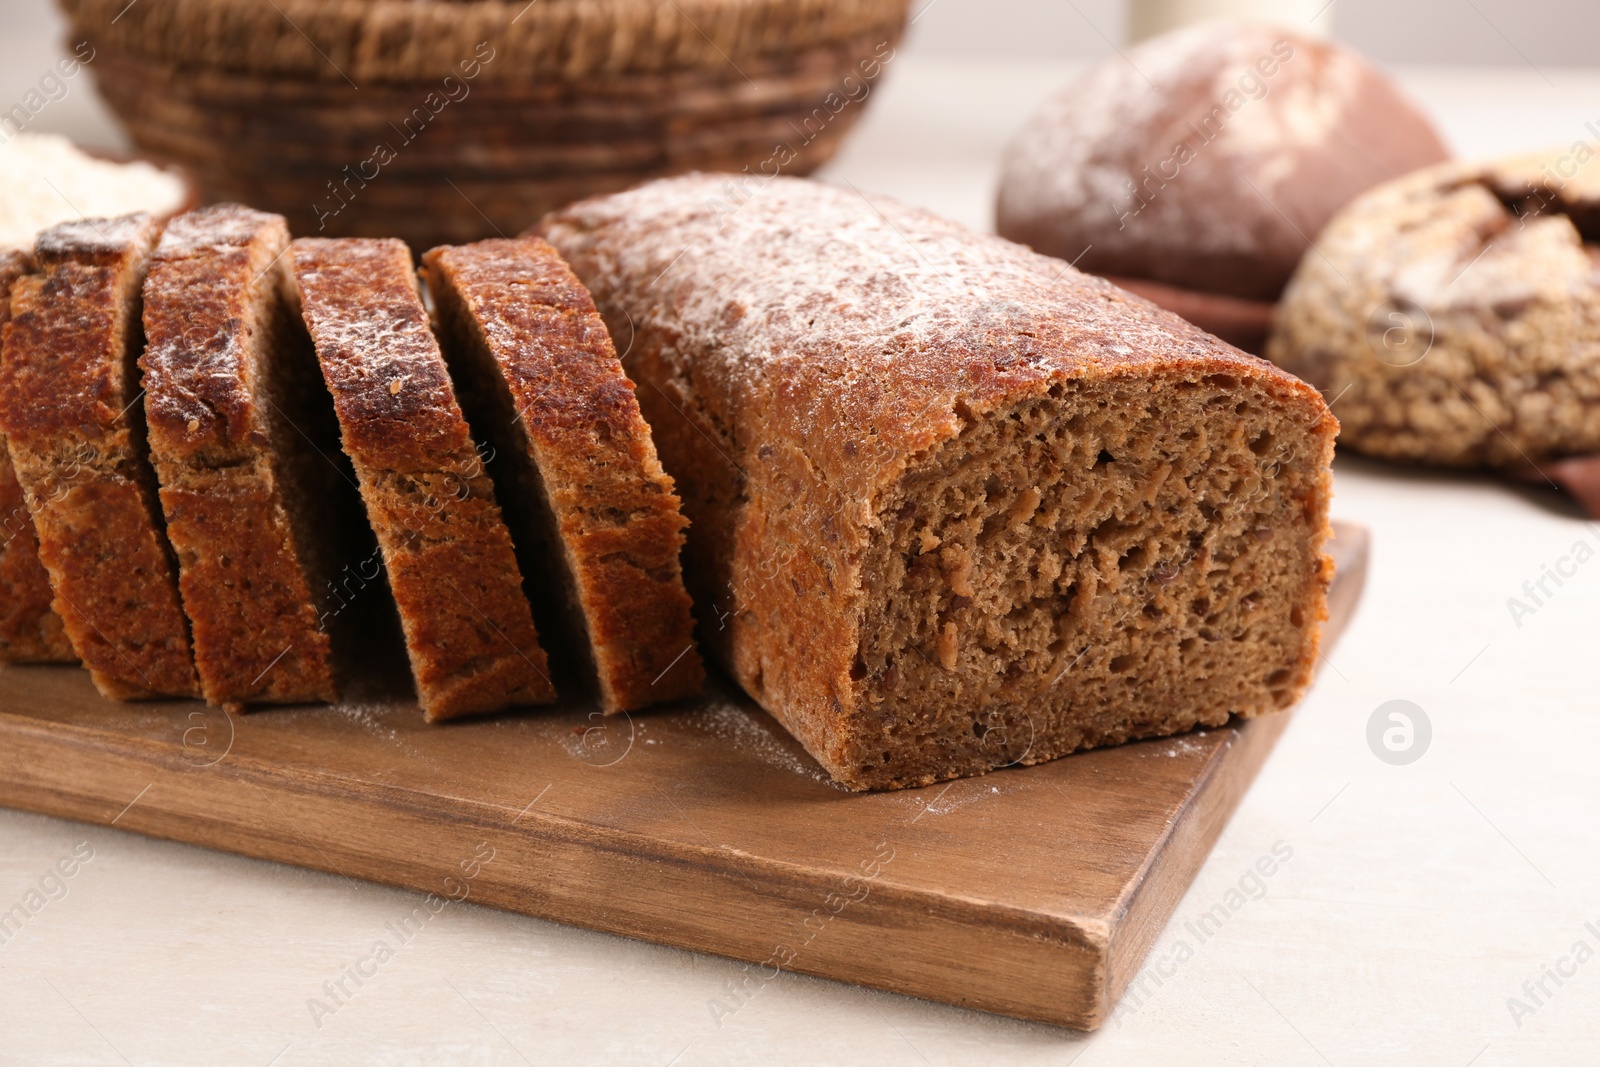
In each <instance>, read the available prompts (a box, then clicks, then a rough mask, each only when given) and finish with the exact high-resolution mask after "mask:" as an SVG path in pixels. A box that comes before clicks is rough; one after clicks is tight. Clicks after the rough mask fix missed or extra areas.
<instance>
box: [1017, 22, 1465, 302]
mask: <svg viewBox="0 0 1600 1067" xmlns="http://www.w3.org/2000/svg"><path fill="white" fill-rule="evenodd" d="M1447 158H1449V153H1448V151H1447V150H1446V148H1445V146H1444V144H1443V142H1442V141H1441V140H1440V139H1439V136H1438V134H1437V133H1435V132H1434V129H1433V127H1432V125H1431V124H1430V123H1429V121H1428V120H1427V119H1426V118H1425V117H1424V116H1423V115H1422V114H1421V113H1420V112H1419V111H1418V110H1417V108H1416V107H1415V106H1414V105H1413V104H1412V103H1411V102H1410V101H1409V100H1407V99H1406V98H1405V96H1404V95H1402V94H1401V92H1400V91H1399V89H1398V88H1396V87H1395V85H1394V84H1393V83H1392V82H1391V81H1390V80H1389V79H1388V78H1387V77H1386V76H1385V75H1384V74H1383V73H1382V72H1380V71H1379V70H1378V69H1377V68H1375V67H1373V66H1372V65H1371V64H1369V63H1368V62H1367V61H1366V60H1364V59H1362V58H1361V57H1360V56H1357V55H1355V54H1354V53H1352V52H1350V51H1349V50H1347V49H1344V48H1340V47H1338V46H1336V45H1332V44H1329V43H1327V42H1324V41H1318V40H1315V39H1312V38H1309V37H1305V36H1302V35H1300V34H1295V33H1291V32H1289V31H1287V30H1282V29H1277V28H1274V27H1270V26H1262V25H1255V24H1250V23H1238V22H1213V23H1206V24H1203V25H1200V26H1196V27H1192V28H1189V29H1185V30H1180V31H1178V32H1175V33H1170V34H1166V35H1163V36H1161V37H1157V38H1155V39H1153V40H1151V41H1148V42H1146V43H1144V44H1141V45H1140V46H1138V47H1137V48H1134V49H1131V50H1129V51H1128V52H1127V54H1126V55H1125V56H1122V55H1118V56H1114V57H1111V58H1108V59H1107V60H1105V61H1104V62H1102V63H1101V64H1099V65H1098V66H1096V67H1094V68H1093V69H1092V70H1090V71H1089V73H1088V74H1087V75H1085V76H1084V77H1083V78H1082V79H1081V80H1079V81H1078V82H1077V83H1076V84H1074V85H1072V86H1071V87H1069V88H1068V89H1067V90H1066V91H1065V92H1062V93H1061V94H1059V95H1058V96H1056V97H1054V98H1053V99H1051V100H1050V101H1048V102H1047V103H1046V104H1045V105H1044V106H1043V107H1042V108H1041V109H1040V111H1039V112H1038V113H1037V114H1036V115H1035V116H1034V117H1033V119H1032V120H1031V121H1029V122H1028V124H1027V125H1026V126H1025V127H1023V129H1022V131H1021V133H1019V134H1018V135H1017V137H1016V139H1015V140H1014V141H1013V142H1012V143H1011V145H1010V147H1009V148H1008V149H1007V151H1006V154H1005V159H1004V164H1003V170H1002V175H1001V180H1000V194H999V202H998V206H997V211H996V216H997V218H996V228H997V229H998V231H999V232H1000V234H1001V236H1004V237H1009V238H1010V239H1012V240H1014V241H1019V242H1022V243H1023V244H1027V245H1031V246H1032V247H1033V248H1034V249H1035V250H1037V251H1040V252H1044V253H1046V254H1048V255H1053V256H1059V257H1061V258H1063V259H1066V260H1075V261H1077V265H1078V267H1079V268H1080V269H1083V270H1086V271H1089V272H1091V273H1095V274H1104V275H1111V276H1120V277H1125V278H1132V279H1145V280H1148V281H1153V282H1159V283H1164V284H1166V285H1169V286H1176V287H1179V288H1184V289H1191V290H1196V291H1199V292H1201V293H1217V294H1223V295H1226V296H1232V297H1240V298H1244V299H1247V300H1256V301H1272V300H1276V299H1277V297H1278V295H1279V293H1281V292H1282V291H1283V287H1284V285H1285V284H1286V283H1287V282H1288V280H1289V276H1290V275H1291V274H1292V273H1293V272H1294V268H1295V265H1296V264H1297V263H1298V262H1299V260H1300V256H1301V255H1302V253H1304V252H1305V250H1306V248H1307V247H1308V246H1309V245H1310V243H1311V241H1312V239H1314V238H1315V237H1316V236H1317V234H1318V233H1319V232H1320V231H1321V229H1322V227H1323V225H1324V224H1325V223H1326V222H1327V221H1328V219H1330V218H1331V217H1332V216H1333V214H1334V213H1335V212H1336V211H1338V209H1339V208H1340V207H1342V206H1344V204H1346V203H1347V202H1349V201H1350V200H1351V199H1352V198H1353V197H1355V196H1356V195H1358V194H1359V193H1362V192H1364V191H1365V190H1367V189H1369V188H1371V187H1372V186H1374V185H1376V184H1378V183H1380V182H1383V181H1386V180H1388V179H1390V178H1394V177H1398V176H1399V175H1402V174H1405V173H1407V172H1409V171H1412V170H1416V169H1417V168H1419V167H1424V166H1427V165H1429V164H1431V163H1437V162H1439V161H1441V160H1444V159H1447ZM1080 257H1081V258H1080Z"/></svg>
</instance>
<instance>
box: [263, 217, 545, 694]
mask: <svg viewBox="0 0 1600 1067" xmlns="http://www.w3.org/2000/svg"><path fill="white" fill-rule="evenodd" d="M289 255H290V258H291V259H292V260H293V274H294V281H295V286H294V297H293V299H294V300H295V302H296V304H297V306H298V307H299V309H300V312H301V314H302V315H303V316H304V319H305V324H306V326H307V327H308V328H309V330H310V333H311V337H312V340H313V341H314V342H315V345H316V354H317V359H318V362H319V363H320V364H321V367H322V374H323V378H324V379H325V380H326V382H327V386H328V388H329V390H330V391H331V392H332V394H333V404H334V409H335V411H336V412H337V415H338V421H339V428H340V432H341V434H342V436H343V443H344V450H345V452H346V453H347V454H348V455H349V457H350V459H351V461H352V462H353V464H354V466H355V471H356V477H357V480H358V481H359V483H360V489H361V497H362V500H363V501H364V503H365V504H366V509H367V515H368V518H369V519H370V520H371V523H372V528H373V530H374V531H375V532H376V533H377V536H378V544H379V547H380V548H381V549H382V553H383V562H384V567H385V568H386V569H387V571H388V575H389V585H390V588H391V589H392V590H393V593H394V599H395V602H396V604H397V605H398V606H399V609H400V622H401V626H402V627H403V629H404V631H405V640H406V650H407V652H408V654H409V656H410V660H411V671H412V675H413V677H414V678H415V680H416V686H417V695H418V701H419V703H420V704H421V706H422V710H423V713H424V714H425V715H426V716H427V717H428V718H429V719H430V720H434V719H445V718H452V717H455V716H460V715H468V714H473V713H476V712H487V711H495V710H499V709H501V708H504V707H506V706H508V705H511V704H535V703H541V702H545V701H550V700H554V699H555V696H556V693H555V688H554V686H553V685H552V683H551V681H550V671H549V664H548V662H547V660H546V657H545V652H544V650H543V648H542V647H541V646H540V644H539V635H538V632H537V630H536V629H535V626H534V621H533V616H532V612H531V610H530V608H529V605H528V599H527V596H526V595H525V594H524V592H523V583H522V574H521V572H520V570H519V569H518V566H517V560H516V556H515V553H514V551H513V548H512V542H511V535H510V533H509V532H508V531H507V529H506V524H505V520H504V519H503V518H502V516H501V512H500V508H499V506H498V504H497V503H496V501H495V493H494V487H493V484H492V483H491V482H490V479H489V476H488V474H487V473H486V472H485V471H484V468H483V462H482V459H481V457H480V456H479V453H478V451H477V448H476V446H475V444H474V442H473V439H472V434H471V432H470V430H469V429H468V427H467V423H466V420H465V419H464V418H463V416H462V412H461V407H460V404H459V403H458V401H457V399H456V395H455V391H454V388H453V386H452V383H451V380H450V375H449V373H448V371H447V370H446V366H445V362H444V358H443V355H442V354H441V352H440V350H439V345H438V342H437V341H436V340H435V339H434V335H433V332H432V330H431V328H430V327H429V323H428V316H427V312H426V310H425V309H424V308H423V305H422V300H421V297H420V295H419V292H418V288H417V278H416V274H415V272H414V271H413V270H412V265H411V252H410V250H409V249H407V247H406V246H405V244H404V243H403V242H400V241H393V240H367V239H346V240H323V239H308V238H301V239H299V240H297V241H295V242H294V243H293V244H292V245H291V246H290V252H289Z"/></svg>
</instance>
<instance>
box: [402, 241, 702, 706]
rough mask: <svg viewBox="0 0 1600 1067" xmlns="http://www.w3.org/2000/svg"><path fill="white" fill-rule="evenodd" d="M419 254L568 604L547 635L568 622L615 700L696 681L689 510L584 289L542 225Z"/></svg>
mask: <svg viewBox="0 0 1600 1067" xmlns="http://www.w3.org/2000/svg"><path fill="white" fill-rule="evenodd" d="M423 263H424V273H425V276H426V277H427V280H428V287H429V289H430V290H431V291H432V294H433V299H434V305H435V307H436V309H437V314H438V317H439V322H440V328H441V333H442V336H443V337H444V340H445V351H446V353H447V356H448V358H449V360H450V365H451V370H452V371H453V372H454V375H455V380H456V383H457V386H458V388H459V389H460V390H461V399H462V404H463V407H464V408H465V410H466V412H467V415H468V417H469V420H470V421H471V423H472V425H473V426H474V427H476V429H477V431H478V433H479V434H480V435H481V436H483V437H485V438H486V439H487V440H488V442H489V443H490V444H491V445H492V446H493V448H494V453H495V458H494V461H493V464H492V468H493V469H494V472H495V482H496V484H497V485H498V486H499V488H500V493H499V496H500V499H501V501H502V503H503V506H504V508H505V512H506V517H507V520H508V521H509V522H510V523H511V528H512V531H513V536H514V539H515V540H516V541H517V543H518V547H519V549H520V553H519V555H520V558H521V560H522V561H523V566H524V571H525V573H527V574H528V576H529V578H530V579H534V580H539V579H542V580H540V581H538V585H539V586H541V587H542V588H543V590H544V591H545V595H543V596H537V597H535V598H534V603H535V605H536V606H537V605H538V604H540V603H545V602H551V603H552V606H560V607H562V608H564V609H565V610H563V611H561V612H560V613H559V614H557V615H555V616H554V617H550V619H549V623H548V624H545V623H544V620H541V625H540V629H541V631H542V632H543V633H544V634H545V635H546V639H547V641H553V640H554V638H553V635H557V634H559V635H561V636H562V637H564V638H566V641H565V642H564V643H565V645H566V646H567V647H566V648H564V649H562V650H563V651H567V652H569V653H571V655H572V657H573V659H574V660H577V661H581V662H586V663H587V670H586V671H585V672H584V673H585V674H586V675H588V676H590V677H592V678H595V679H597V681H598V687H599V694H600V703H601V707H602V708H603V709H604V710H605V711H607V712H614V711H628V710H633V709H636V708H641V707H644V706H645V705H647V704H653V703H657V702H659V701H663V700H674V699H677V698H680V697H686V696H693V695H694V694H696V693H698V692H699V691H700V686H701V683H702V682H703V681H704V679H705V670H704V667H703V666H702V664H701V662H700V656H699V653H698V652H697V651H696V650H695V647H694V634H693V631H694V620H693V618H692V617H691V615H690V611H689V607H690V602H689V594H688V593H687V592H686V591H685V590H684V586H683V577H682V573H681V571H680V568H679V563H678V556H679V553H680V551H681V550H682V548H683V529H684V527H685V526H686V525H687V523H686V522H685V521H684V518H683V514H682V512H681V510H680V509H679V503H678V497H677V495H676V494H675V493H674V492H673V486H672V479H671V478H669V477H667V475H666V473H665V472H664V471H663V470H662V469H661V463H660V461H659V460H658V459H657V458H656V449H655V444H654V442H653V441H652V440H651V438H650V428H649V427H648V426H646V425H645V422H644V419H643V417H642V416H641V415H640V413H639V402H638V400H637V398H636V397H635V396H634V388H633V383H632V382H630V381H629V380H628V378H627V376H626V375H625V374H623V372H622V364H621V363H620V362H618V360H617V353H616V349H615V348H614V347H613V346H612V342H611V336H610V334H608V333H607V332H606V327H605V323H603V322H602V321H601V320H600V315H599V313H598V312H597V311H596V310H595V307H594V301H593V300H592V299H590V297H589V293H588V291H587V290H585V289H584V288H583V286H582V285H581V284H579V282H578V280H577V278H575V277H573V275H572V272H571V270H569V269H568V267H567V265H566V263H564V262H563V261H562V259H561V257H560V256H558V255H557V254H556V252H555V250H554V249H552V248H551V247H550V246H549V245H547V244H546V243H545V242H543V241H541V240H539V239H537V238H524V239H522V240H516V241H505V240H494V241H482V242H479V243H477V244H472V245H465V246H462V247H455V248H449V247H447V248H435V249H434V250H433V251H431V252H429V253H428V254H427V255H426V256H424V257H423ZM560 647H561V646H560V645H557V644H552V649H556V648H560Z"/></svg>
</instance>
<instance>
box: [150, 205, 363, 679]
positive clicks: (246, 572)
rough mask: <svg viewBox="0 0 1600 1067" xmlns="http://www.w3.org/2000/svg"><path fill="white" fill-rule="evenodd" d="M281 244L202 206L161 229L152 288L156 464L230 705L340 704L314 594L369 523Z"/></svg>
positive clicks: (190, 591) (210, 663)
mask: <svg viewBox="0 0 1600 1067" xmlns="http://www.w3.org/2000/svg"><path fill="white" fill-rule="evenodd" d="M288 247H289V231H288V228H287V226H286V225H285V223H284V220H283V219H282V218H281V217H279V216H277V215H268V214H263V213H262V212H259V211H252V210H250V209H249V208H244V207H239V206H238V205H234V204H224V205H219V206H216V207H209V208H205V209H202V210H200V211H196V212H192V213H190V214H187V215H181V216H179V217H178V218H176V219H174V220H173V221H172V222H171V223H170V224H169V225H168V226H167V229H166V231H165V232H164V233H163V234H162V237H161V242H160V244H159V245H158V246H157V247H156V252H155V256H154V258H153V259H152V261H151V265H150V274H149V277H148V278H147V279H146V281H145V286H144V327H145V335H146V348H145V353H144V355H143V356H142V357H141V358H140V366H141V367H142V368H143V369H144V372H145V376H144V386H145V412H146V415H147V417H148V422H149V430H150V456H151V460H152V462H153V464H154V466H155V469H156V474H157V477H158V479H159V481H160V485H161V503H162V507H163V509H164V511H165V514H166V519H167V535H168V537H169V539H170V540H171V541H172V546H173V548H174V550H175V551H176V552H177V555H178V562H179V573H180V577H179V587H180V589H181V591H182V594H183V604H184V610H185V612H186V613H187V614H188V616H189V620H190V623H191V625H192V628H193V638H194V655H195V666H196V668H197V670H198V672H199V676H200V687H201V690H202V692H203V693H204V694H205V697H206V699H207V700H208V701H210V702H211V703H213V704H217V705H223V706H230V707H237V706H242V705H244V704H247V703H252V702H261V703H294V702H302V701H318V700H333V699H335V698H336V695H337V694H336V686H335V680H334V669H333V660H332V649H331V647H330V644H329V637H328V634H327V633H326V632H325V630H324V628H323V627H322V625H321V615H322V609H321V606H320V597H321V596H323V595H325V590H326V587H327V584H328V582H329V580H330V579H331V578H332V577H333V570H334V568H335V567H337V566H338V565H339V564H342V563H345V562H348V559H345V558H339V553H338V551H337V547H338V546H340V545H341V541H340V540H339V539H338V538H337V536H336V535H337V533H338V531H340V530H341V529H348V528H349V527H350V526H352V525H355V524H360V523H362V522H363V520H362V516H361V511H360V503H359V501H358V500H356V497H355V490H354V487H353V485H352V484H350V483H348V482H347V481H346V479H345V476H344V474H343V472H342V471H341V469H340V467H339V466H338V465H337V463H338V461H337V460H336V459H335V458H334V457H339V456H340V453H339V438H338V428H337V425H336V424H335V423H334V422H333V408H332V405H331V403H330V401H329V399H328V395H327V390H326V389H325V388H324V387H323V384H322V376H321V374H320V372H319V371H318V369H317V361H316V356H315V354H314V353H313V352H312V350H311V345H310V341H309V339H308V338H307V337H306V336H305V328H304V327H303V326H302V325H300V323H299V322H298V321H297V320H295V319H294V317H293V315H292V314H291V312H290V310H289V302H288V299H287V296H286V290H287V287H288V285H289V284H290V283H289V264H288V260H287V257H286V256H285V255H284V253H285V252H286V251H287V249H288ZM341 458H342V457H341ZM335 560H337V562H335Z"/></svg>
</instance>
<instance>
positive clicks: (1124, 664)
mask: <svg viewBox="0 0 1600 1067" xmlns="http://www.w3.org/2000/svg"><path fill="white" fill-rule="evenodd" d="M1132 666H1133V653H1131V652H1127V653H1124V654H1122V655H1120V656H1114V657H1112V659H1111V673H1112V674H1126V673H1127V671H1128V668H1129V667H1132Z"/></svg>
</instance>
